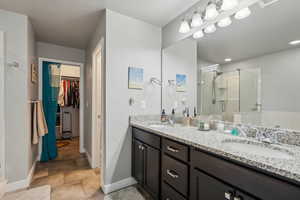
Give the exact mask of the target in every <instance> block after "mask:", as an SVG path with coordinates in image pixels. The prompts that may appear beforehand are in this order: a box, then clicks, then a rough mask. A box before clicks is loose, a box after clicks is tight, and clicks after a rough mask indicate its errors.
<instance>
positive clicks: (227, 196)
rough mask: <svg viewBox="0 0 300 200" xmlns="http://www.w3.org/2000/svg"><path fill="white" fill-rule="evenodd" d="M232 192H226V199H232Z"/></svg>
mask: <svg viewBox="0 0 300 200" xmlns="http://www.w3.org/2000/svg"><path fill="white" fill-rule="evenodd" d="M231 195H232V194H231V192H225V199H228V200H231Z"/></svg>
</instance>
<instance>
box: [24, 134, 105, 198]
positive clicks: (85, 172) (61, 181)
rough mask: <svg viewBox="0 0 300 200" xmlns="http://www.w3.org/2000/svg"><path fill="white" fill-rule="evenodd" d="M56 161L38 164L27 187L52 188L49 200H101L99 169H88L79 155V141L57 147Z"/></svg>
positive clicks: (81, 155) (86, 163)
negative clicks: (44, 186)
mask: <svg viewBox="0 0 300 200" xmlns="http://www.w3.org/2000/svg"><path fill="white" fill-rule="evenodd" d="M58 155H59V156H58V158H57V159H56V160H53V161H50V162H47V163H37V166H36V170H35V173H34V176H33V180H32V183H31V185H30V188H35V187H38V186H43V185H50V186H51V200H93V199H97V200H103V199H104V194H103V193H102V192H101V190H100V170H99V169H91V168H90V166H89V163H88V160H87V158H86V156H85V155H84V154H80V153H79V139H78V138H75V139H73V140H70V144H69V145H67V146H64V147H61V148H59V150H58Z"/></svg>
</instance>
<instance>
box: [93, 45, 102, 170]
mask: <svg viewBox="0 0 300 200" xmlns="http://www.w3.org/2000/svg"><path fill="white" fill-rule="evenodd" d="M95 59H96V68H97V69H96V72H97V73H96V74H97V75H96V99H95V104H96V105H95V108H96V109H95V110H96V145H95V146H96V150H95V161H96V167H100V160H101V147H100V144H101V143H100V141H101V128H102V127H101V126H102V116H101V97H102V95H101V50H99V51H97V53H96V58H95Z"/></svg>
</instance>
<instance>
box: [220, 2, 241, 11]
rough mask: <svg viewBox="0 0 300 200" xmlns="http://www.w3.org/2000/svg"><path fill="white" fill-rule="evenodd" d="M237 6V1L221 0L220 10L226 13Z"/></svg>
mask: <svg viewBox="0 0 300 200" xmlns="http://www.w3.org/2000/svg"><path fill="white" fill-rule="evenodd" d="M238 4H239V2H238V0H223V2H222V6H221V10H224V11H227V10H231V9H233V8H235V7H236V6H237V5H238Z"/></svg>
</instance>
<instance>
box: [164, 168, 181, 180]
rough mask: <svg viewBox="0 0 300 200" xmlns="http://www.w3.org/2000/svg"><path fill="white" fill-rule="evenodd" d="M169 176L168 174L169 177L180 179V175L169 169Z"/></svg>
mask: <svg viewBox="0 0 300 200" xmlns="http://www.w3.org/2000/svg"><path fill="white" fill-rule="evenodd" d="M167 174H168V175H169V176H171V177H172V178H179V175H178V174H176V173H174V172H172V171H171V170H169V169H167Z"/></svg>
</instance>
